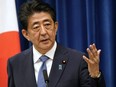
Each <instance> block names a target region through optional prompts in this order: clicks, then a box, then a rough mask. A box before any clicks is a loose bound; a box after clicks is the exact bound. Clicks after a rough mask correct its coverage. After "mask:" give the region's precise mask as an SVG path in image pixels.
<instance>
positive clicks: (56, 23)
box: [55, 22, 58, 32]
mask: <svg viewBox="0 0 116 87" xmlns="http://www.w3.org/2000/svg"><path fill="white" fill-rule="evenodd" d="M57 30H58V22H55V32H57Z"/></svg>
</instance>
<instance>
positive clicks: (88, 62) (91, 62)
mask: <svg viewBox="0 0 116 87" xmlns="http://www.w3.org/2000/svg"><path fill="white" fill-rule="evenodd" d="M83 59H84V60H85V61H86V62H87V64H89V65H90V64H93V61H91V60H90V59H88V58H87V57H86V56H84V55H83Z"/></svg>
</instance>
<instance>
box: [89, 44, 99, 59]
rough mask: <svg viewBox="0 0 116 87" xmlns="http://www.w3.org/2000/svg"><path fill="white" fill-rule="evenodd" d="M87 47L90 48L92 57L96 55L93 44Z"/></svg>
mask: <svg viewBox="0 0 116 87" xmlns="http://www.w3.org/2000/svg"><path fill="white" fill-rule="evenodd" d="M89 48H90V50H91V52H92V54H93V56H94V57H96V56H98V54H97V49H96V46H95V44H92V45H90V46H89Z"/></svg>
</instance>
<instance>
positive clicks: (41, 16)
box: [28, 12, 53, 23]
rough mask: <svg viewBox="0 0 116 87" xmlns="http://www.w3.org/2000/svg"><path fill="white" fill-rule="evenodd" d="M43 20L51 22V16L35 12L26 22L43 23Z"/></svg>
mask: <svg viewBox="0 0 116 87" xmlns="http://www.w3.org/2000/svg"><path fill="white" fill-rule="evenodd" d="M44 20H51V21H53V19H52V17H51V15H50V14H49V13H47V12H36V13H33V14H32V15H31V16H30V17H29V18H28V22H32V23H33V22H36V21H38V22H41V21H44Z"/></svg>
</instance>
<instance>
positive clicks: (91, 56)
mask: <svg viewBox="0 0 116 87" xmlns="http://www.w3.org/2000/svg"><path fill="white" fill-rule="evenodd" d="M87 52H88V55H89V58H90V59H91V60H93V58H94V56H93V53H92V52H91V50H90V49H89V48H87Z"/></svg>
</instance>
